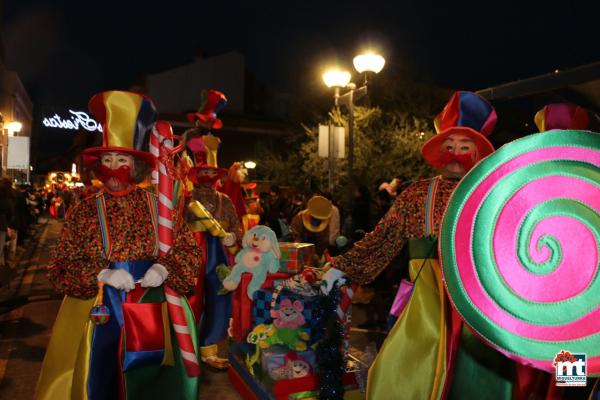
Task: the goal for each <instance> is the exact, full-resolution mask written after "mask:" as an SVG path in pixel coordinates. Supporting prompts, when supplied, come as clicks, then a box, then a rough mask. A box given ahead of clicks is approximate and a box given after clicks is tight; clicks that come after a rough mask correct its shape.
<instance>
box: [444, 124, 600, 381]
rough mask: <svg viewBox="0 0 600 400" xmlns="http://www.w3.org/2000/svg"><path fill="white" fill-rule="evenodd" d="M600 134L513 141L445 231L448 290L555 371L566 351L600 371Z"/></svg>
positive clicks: (474, 321) (486, 333)
mask: <svg viewBox="0 0 600 400" xmlns="http://www.w3.org/2000/svg"><path fill="white" fill-rule="evenodd" d="M599 249H600V135H599V134H596V133H593V132H588V131H571V130H568V131H567V130H562V131H561V130H555V131H548V132H544V133H540V134H536V135H532V136H528V137H525V138H523V139H520V140H516V141H514V142H511V143H509V144H507V145H505V146H503V147H502V148H500V149H499V150H498V151H496V152H495V153H494V154H492V155H491V156H489V157H488V158H486V159H484V160H483V161H482V162H480V163H479V164H478V165H477V166H476V167H475V168H473V170H472V171H471V172H469V174H468V175H467V176H465V178H464V179H463V180H462V181H461V183H460V184H459V185H458V187H457V188H456V190H455V192H454V194H453V196H452V198H451V199H450V203H449V205H448V208H447V210H446V214H445V215H444V222H443V225H442V232H441V235H440V254H441V260H442V269H443V273H444V280H445V283H446V288H447V291H448V295H449V296H450V299H451V300H452V302H453V304H454V306H455V307H456V309H457V310H458V312H459V313H460V314H461V316H462V317H463V319H464V320H465V321H466V322H467V323H468V324H469V325H470V326H471V328H473V329H474V330H475V331H476V332H477V333H478V334H479V335H480V336H481V337H483V338H484V339H485V340H486V341H487V342H488V343H489V344H490V345H492V346H493V347H495V348H496V349H498V350H499V351H501V352H502V353H504V354H506V355H507V356H508V357H510V358H512V359H515V360H517V361H519V362H522V363H525V364H528V365H532V366H534V367H536V368H539V369H542V370H546V371H551V372H552V371H554V367H553V366H552V361H553V360H554V356H555V355H556V354H557V353H559V352H560V351H561V350H567V351H570V352H571V353H586V354H587V357H588V358H587V372H588V375H600V274H599V267H600V264H599V261H600V258H599Z"/></svg>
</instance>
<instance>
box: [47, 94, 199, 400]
mask: <svg viewBox="0 0 600 400" xmlns="http://www.w3.org/2000/svg"><path fill="white" fill-rule="evenodd" d="M90 110H91V112H92V113H93V114H94V115H95V117H96V118H97V119H98V120H99V121H100V122H101V123H102V124H103V128H104V129H103V132H104V135H103V146H102V147H97V148H93V149H88V150H86V151H85V153H84V161H85V162H86V164H87V165H88V166H89V167H91V168H92V169H93V171H94V174H95V175H96V176H97V177H98V178H99V179H100V180H101V181H102V182H103V184H104V189H103V190H102V191H101V192H100V193H98V194H96V195H93V196H91V197H89V198H87V199H85V200H83V201H82V202H81V203H80V204H78V205H77V207H76V208H75V209H74V210H73V212H72V213H70V215H69V217H68V219H67V220H66V222H65V226H64V228H63V232H62V237H61V240H60V242H59V243H58V245H57V247H56V248H55V250H54V252H53V256H52V261H51V264H50V265H49V268H48V278H49V280H50V282H51V283H52V284H53V285H54V286H55V287H56V288H57V289H58V290H59V291H61V292H63V293H65V294H66V296H65V299H64V300H63V303H62V305H61V308H60V310H59V313H58V316H57V318H56V322H55V325H54V328H53V333H52V337H51V339H50V343H49V345H48V350H47V352H46V356H45V359H44V364H43V367H42V373H41V376H40V379H39V381H38V386H37V390H36V399H107V400H108V399H117V398H121V399H128V400H130V399H162V398H168V397H172V398H180V399H196V398H197V396H198V378H195V377H189V376H187V374H186V371H185V368H184V366H183V362H182V357H181V354H180V350H179V347H178V345H177V341H176V340H175V332H174V330H173V328H172V326H171V324H170V323H169V320H168V318H167V314H166V312H165V310H166V303H165V294H164V290H163V282H164V284H165V285H169V286H170V287H171V288H172V289H174V290H176V291H178V292H180V293H188V292H190V291H191V290H192V289H193V285H194V280H193V272H194V271H195V270H196V269H197V268H198V265H199V263H200V259H201V253H200V251H199V249H198V248H197V247H196V246H195V244H194V240H193V237H192V235H191V233H190V232H189V231H187V230H186V229H185V227H184V228H182V229H180V230H178V231H176V233H175V238H176V239H175V243H174V248H173V250H172V252H170V253H168V254H167V255H166V256H164V257H159V256H158V240H157V222H156V221H157V210H156V207H157V205H156V196H155V195H154V194H152V193H150V192H147V191H145V190H142V189H139V188H136V186H135V183H137V182H139V181H140V180H141V179H144V178H145V175H146V174H145V172H146V171H149V170H150V168H151V167H152V165H153V162H154V159H153V158H152V156H151V155H150V154H149V153H146V152H143V151H142V150H141V147H140V146H139V145H140V144H142V143H144V140H143V136H144V135H145V133H146V132H147V130H148V129H149V128H150V127H151V126H152V123H153V122H154V116H155V114H156V111H155V108H154V105H153V104H152V101H151V100H150V99H148V98H146V97H144V96H142V95H139V94H136V93H131V92H120V91H110V92H103V93H100V94H98V95H96V96H94V97H93V98H92V99H91V101H90ZM134 137H138V138H140V137H141V138H142V139H140V140H138V141H137V143H134V140H133V138H134ZM99 283H100V284H99ZM98 287H101V289H100V290H102V297H103V298H104V301H103V303H104V306H105V307H106V308H107V309H108V310H109V312H110V315H109V318H108V321H107V322H106V323H104V324H98V325H95V324H93V323H92V321H91V320H90V318H89V313H90V310H91V309H92V307H93V306H94V305H95V304H97V299H98V298H100V296H98V297H97V296H96V294H97V293H98ZM181 299H182V301H185V300H184V298H183V297H182V298H181ZM183 308H184V310H185V313H186V315H187V319H188V321H189V323H188V326H189V328H190V329H192V333H194V332H193V329H194V324H193V315H192V312H191V309H190V308H189V306H188V305H187V304H185V303H184V304H183ZM194 337H195V335H194Z"/></svg>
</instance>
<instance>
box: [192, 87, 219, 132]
mask: <svg viewBox="0 0 600 400" xmlns="http://www.w3.org/2000/svg"><path fill="white" fill-rule="evenodd" d="M226 105H227V97H225V95H224V94H223V93H221V92H219V91H217V90H213V89H210V90H208V91H207V92H202V104H201V105H200V107H199V108H198V112H195V113H189V114H187V119H188V121H190V122H191V123H195V122H196V121H202V122H204V123H205V124H206V125H207V127H208V129H221V128H222V127H223V122H222V121H221V120H220V119H218V118H217V113H218V112H220V111H221V110H222V109H223V108H224V107H225V106H226Z"/></svg>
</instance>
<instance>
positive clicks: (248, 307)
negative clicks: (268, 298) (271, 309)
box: [229, 272, 291, 342]
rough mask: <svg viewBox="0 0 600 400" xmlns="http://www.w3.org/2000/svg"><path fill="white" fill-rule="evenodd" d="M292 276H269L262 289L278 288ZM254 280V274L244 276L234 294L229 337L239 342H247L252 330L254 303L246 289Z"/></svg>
mask: <svg viewBox="0 0 600 400" xmlns="http://www.w3.org/2000/svg"><path fill="white" fill-rule="evenodd" d="M290 276H291V275H290V274H287V273H282V272H277V273H275V274H267V278H266V279H265V281H264V283H263V284H262V286H261V287H262V288H263V289H265V288H273V287H276V286H278V285H279V284H280V283H281V282H283V281H284V280H285V279H288V278H289V277H290ZM251 280H252V274H249V273H247V272H245V273H243V274H242V277H241V280H240V286H239V287H238V289H237V290H236V291H235V292H233V310H232V316H231V317H232V319H231V325H230V327H231V329H230V332H229V335H230V336H231V337H233V339H234V340H236V341H237V342H245V341H246V336H247V335H248V332H250V331H251V330H252V328H253V327H254V324H253V323H252V320H253V318H252V307H253V304H254V302H253V301H252V300H250V299H249V298H248V295H247V294H246V288H247V287H248V284H250V281H251Z"/></svg>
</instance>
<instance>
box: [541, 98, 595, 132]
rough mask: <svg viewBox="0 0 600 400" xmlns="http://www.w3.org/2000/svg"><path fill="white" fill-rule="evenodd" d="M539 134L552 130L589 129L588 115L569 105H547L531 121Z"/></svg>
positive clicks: (583, 110)
mask: <svg viewBox="0 0 600 400" xmlns="http://www.w3.org/2000/svg"><path fill="white" fill-rule="evenodd" d="M533 120H534V121H535V124H536V126H537V127H538V129H539V130H540V132H545V131H550V130H552V129H578V130H589V129H590V113H589V112H588V111H587V110H586V109H584V108H582V107H579V106H578V105H575V104H570V103H556V104H548V105H547V106H545V107H544V108H542V109H541V110H540V111H538V112H537V113H536V114H535V117H534V119H533Z"/></svg>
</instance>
